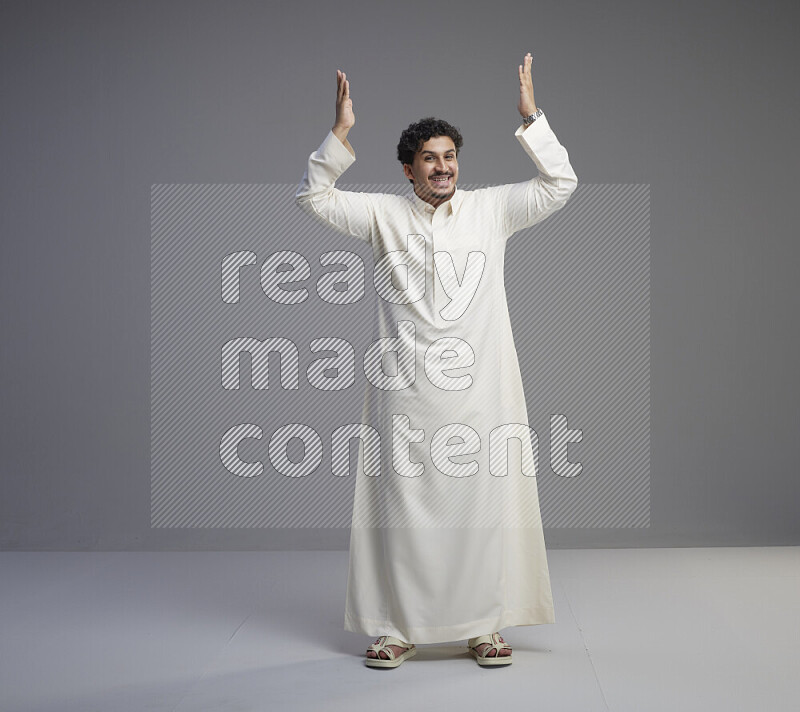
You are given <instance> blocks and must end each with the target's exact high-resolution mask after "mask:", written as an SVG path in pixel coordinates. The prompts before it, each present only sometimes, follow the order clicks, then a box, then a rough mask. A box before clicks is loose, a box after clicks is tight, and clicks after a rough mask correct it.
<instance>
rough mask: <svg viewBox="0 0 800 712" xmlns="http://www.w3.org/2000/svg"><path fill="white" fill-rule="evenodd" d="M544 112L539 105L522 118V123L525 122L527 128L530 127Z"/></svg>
mask: <svg viewBox="0 0 800 712" xmlns="http://www.w3.org/2000/svg"><path fill="white" fill-rule="evenodd" d="M543 113H544V111H542V107H539V108H538V109H536V111H535V112H534V113H533V114H531V115H530V116H526V117H525V118H524V119H522V123H523V124H524V126H525V128H528V126H530V125H531V124H532V123H533V122H534V121H536V119H538V118H539V117H540V116H541V115H542V114H543Z"/></svg>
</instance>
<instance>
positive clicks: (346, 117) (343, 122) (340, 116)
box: [332, 69, 356, 153]
mask: <svg viewBox="0 0 800 712" xmlns="http://www.w3.org/2000/svg"><path fill="white" fill-rule="evenodd" d="M355 123H356V117H355V114H354V113H353V100H352V99H351V98H350V82H349V81H348V79H347V75H346V74H345V73H344V72H342V71H341V70H339V69H337V70H336V122H335V123H334V124H333V129H332V130H333V133H334V135H335V136H336V138H338V139H339V140H340V141H341V142H342V143H343V144H344V145H345V146H347V148H348V150H349V151H350V152H351V153H353V150H352V148H350V146H349V145H348V143H347V133H348V131H350V129H351V128H353V126H354V125H355Z"/></svg>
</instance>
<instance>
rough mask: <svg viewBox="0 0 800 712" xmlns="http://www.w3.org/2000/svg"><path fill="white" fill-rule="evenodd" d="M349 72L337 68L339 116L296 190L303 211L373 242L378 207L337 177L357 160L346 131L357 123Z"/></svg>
mask: <svg viewBox="0 0 800 712" xmlns="http://www.w3.org/2000/svg"><path fill="white" fill-rule="evenodd" d="M355 122H356V119H355V115H354V113H353V100H352V99H351V98H350V82H349V80H348V79H347V75H346V74H345V73H344V72H341V71H339V70H337V71H336V120H335V122H334V124H333V128H332V129H331V130H330V131H329V132H328V135H327V136H326V137H325V140H324V141H323V142H322V144H321V145H320V147H319V148H318V149H317V150H316V151H314V153H312V154H311V155H310V156H309V159H308V166H307V167H306V171H305V173H304V174H303V178H302V180H301V181H300V185H299V186H298V188H297V192H296V193H295V203H296V204H297V206H298V207H299V208H300V209H301V210H303V212H305V213H307V214H309V215H311V216H312V217H314V218H315V219H317V220H320V221H323V222H325V223H327V224H328V225H329V226H330V227H332V228H334V229H335V230H337V231H338V232H341V233H344V234H346V235H351V236H352V237H357V238H359V239H361V240H366V241H367V242H370V241H371V240H372V237H373V235H374V233H375V229H376V223H375V207H374V202H373V197H372V196H371V195H370V194H369V193H355V192H349V191H344V190H339V189H338V188H336V187H335V183H336V180H337V179H338V178H339V176H340V175H341V174H342V173H344V172H345V171H346V170H347V169H348V168H349V167H350V166H351V165H352V164H353V163H354V162H355V160H356V154H355V151H354V150H353V147H352V146H351V145H350V142H349V141H348V140H347V134H348V133H349V131H350V129H351V128H352V127H353V125H354V124H355Z"/></svg>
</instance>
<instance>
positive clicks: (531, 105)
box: [517, 52, 536, 119]
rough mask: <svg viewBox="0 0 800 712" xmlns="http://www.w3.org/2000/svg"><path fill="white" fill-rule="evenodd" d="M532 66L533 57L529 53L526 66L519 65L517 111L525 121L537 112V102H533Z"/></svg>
mask: <svg viewBox="0 0 800 712" xmlns="http://www.w3.org/2000/svg"><path fill="white" fill-rule="evenodd" d="M532 64H533V55H531V53H530V52H528V54H526V55H525V59H524V64H520V65H519V104H517V109H519V113H520V114H521V115H522V118H523V119H524V118H525V117H526V116H530V115H531V114H533V113H535V112H536V102H535V101H534V100H533V78H532V77H531V65H532Z"/></svg>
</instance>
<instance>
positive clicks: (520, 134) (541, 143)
mask: <svg viewBox="0 0 800 712" xmlns="http://www.w3.org/2000/svg"><path fill="white" fill-rule="evenodd" d="M514 135H515V136H516V137H517V140H518V141H519V142H520V144H521V145H522V148H524V149H525V153H527V154H528V155H529V156H530V157H531V158H532V159H533V161H534V163H536V165H537V167H538V168H539V169H541V166H540V165H539V158H538V156H539V155H540V154H541V153H542V150H543V149H544V148H545V147H546V146H548V145H549V144H550V143H551V142H552V140H553V139H554V138H555V137H554V136H553V130H552V129H551V128H550V124H549V123H548V122H547V116H546V115H545V114H544V113H542V115H541V116H540V117H539V118H538V119H536V121H534V122H533V123H532V124H531V125H530V126H528V127H527V128H526V127H525V126H523V125H520V126H519V127H517V130H516V131H515V132H514ZM345 150H347V149H345Z"/></svg>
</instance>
